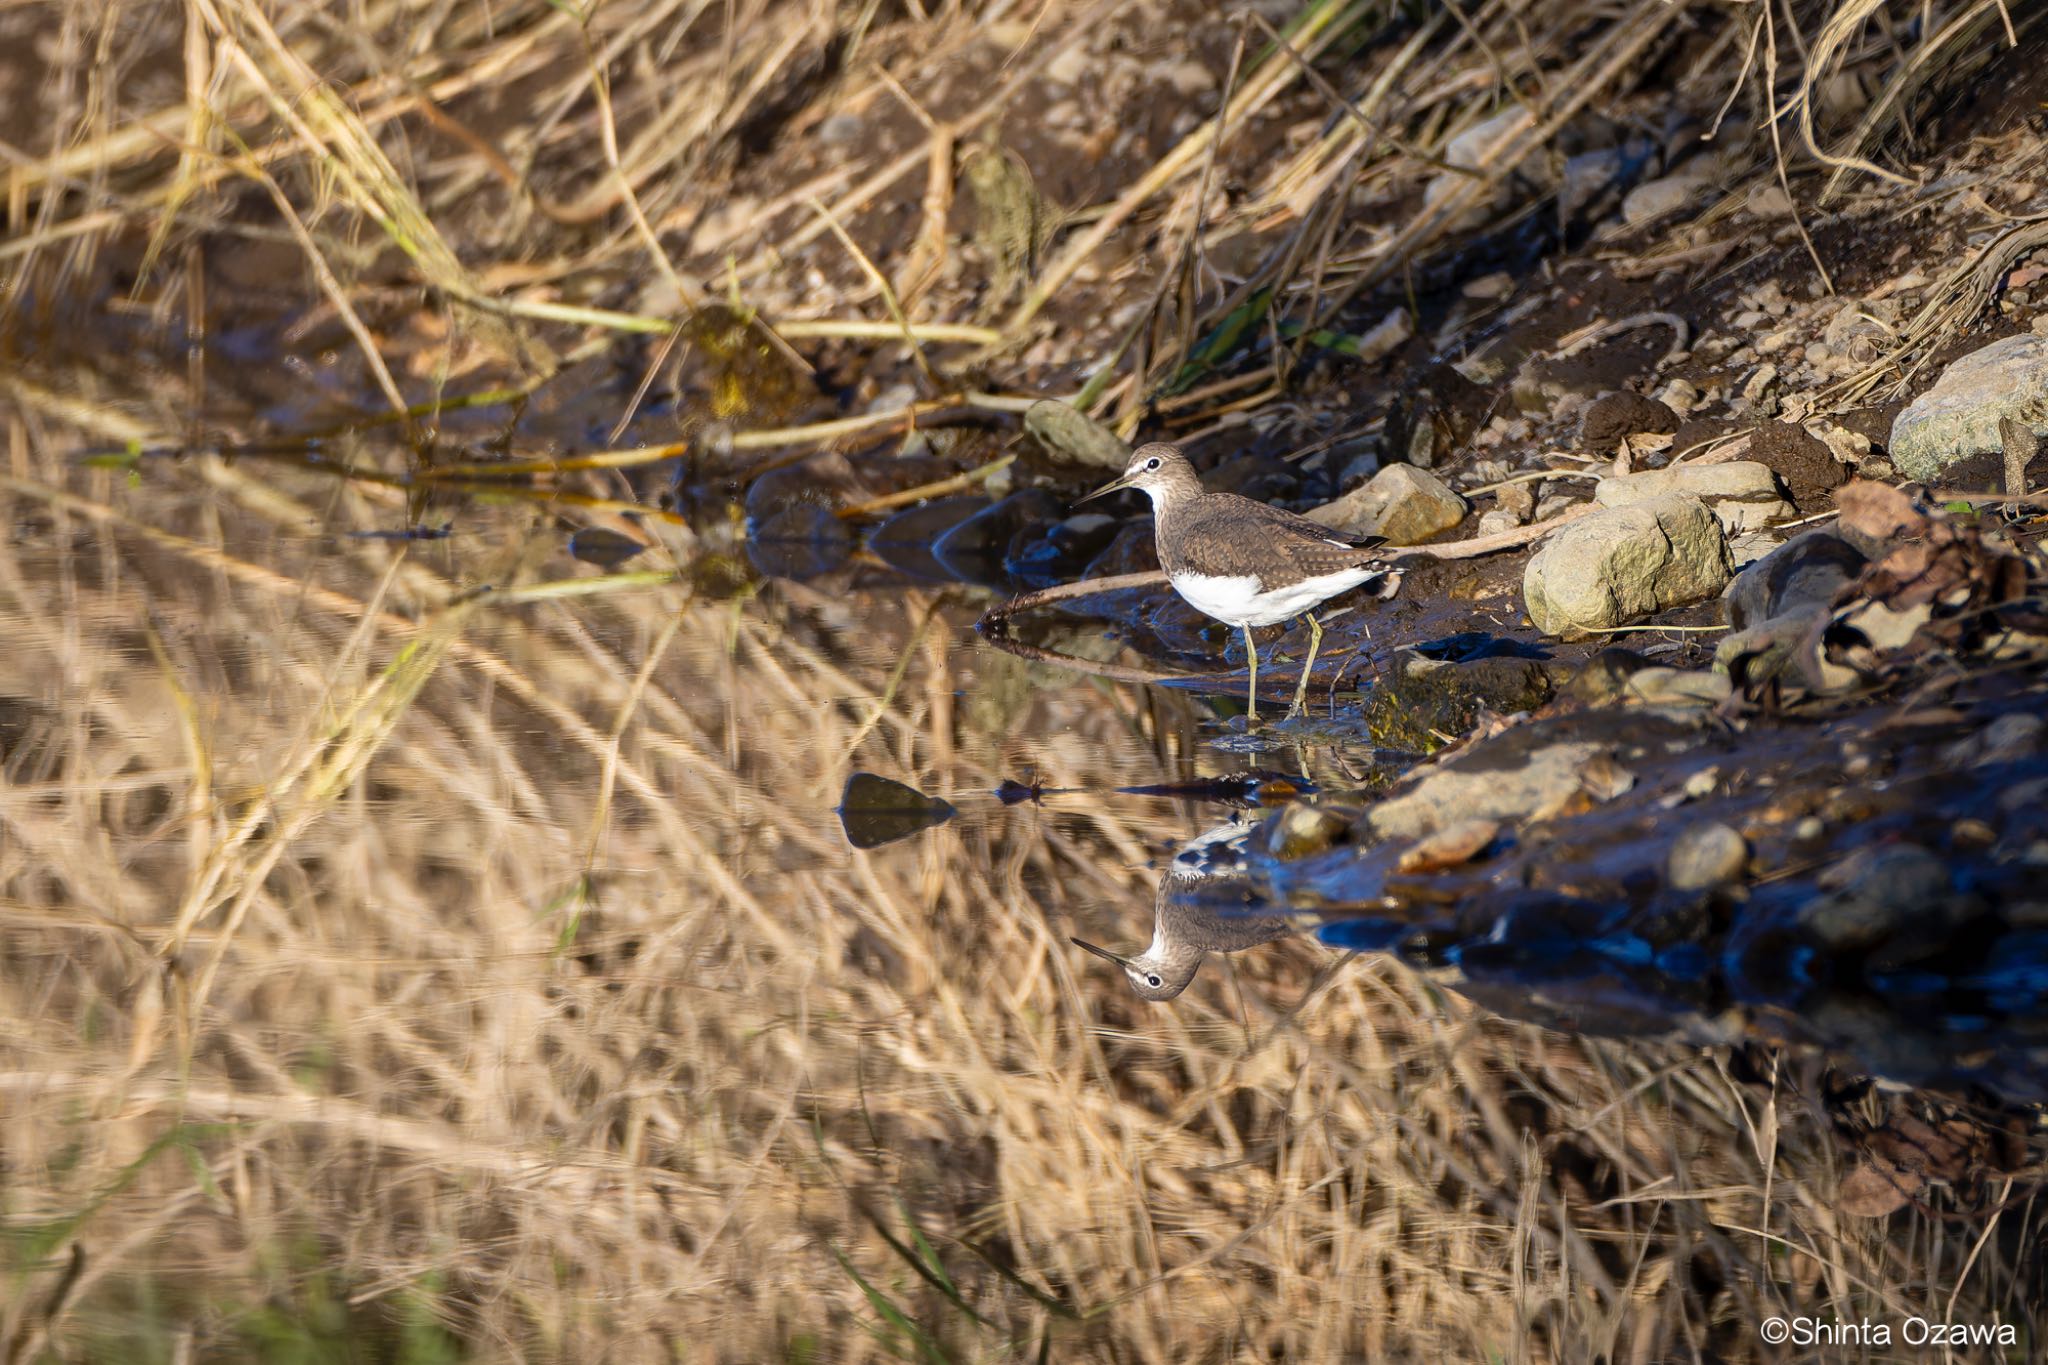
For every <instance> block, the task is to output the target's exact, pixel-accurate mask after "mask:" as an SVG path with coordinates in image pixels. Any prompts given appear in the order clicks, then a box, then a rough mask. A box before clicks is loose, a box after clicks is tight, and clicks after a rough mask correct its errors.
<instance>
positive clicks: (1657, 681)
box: [1623, 667, 1734, 706]
mask: <svg viewBox="0 0 2048 1365" xmlns="http://www.w3.org/2000/svg"><path fill="white" fill-rule="evenodd" d="M1623 690H1624V692H1625V693H1626V694H1627V695H1628V696H1629V697H1631V698H1633V699H1634V700H1636V701H1640V702H1645V703H1648V704H1649V705H1651V706H1719V705H1720V704H1721V703H1722V702H1724V701H1726V700H1728V694H1729V693H1730V692H1731V691H1733V690H1734V685H1733V684H1732V683H1730V682H1729V681H1728V675H1727V674H1726V673H1714V672H1710V671H1708V670H1706V669H1691V668H1658V667H1651V668H1639V669H1637V670H1636V671H1635V672H1634V673H1631V674H1630V675H1629V679H1628V683H1627V685H1626V687H1625V688H1624V689H1623Z"/></svg>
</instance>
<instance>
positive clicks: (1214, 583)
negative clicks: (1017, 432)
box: [1081, 441, 1401, 723]
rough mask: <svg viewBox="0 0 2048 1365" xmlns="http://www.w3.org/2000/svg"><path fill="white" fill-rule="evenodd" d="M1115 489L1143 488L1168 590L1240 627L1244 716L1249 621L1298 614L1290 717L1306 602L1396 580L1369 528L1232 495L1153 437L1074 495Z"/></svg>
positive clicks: (1305, 674)
mask: <svg viewBox="0 0 2048 1365" xmlns="http://www.w3.org/2000/svg"><path fill="white" fill-rule="evenodd" d="M1119 488H1139V489H1143V490H1144V492H1145V495H1146V496H1147V497H1149V498H1151V499H1152V528H1153V535H1154V538H1155V539H1156V541H1157V543H1158V547H1159V564H1160V567H1161V568H1163V569H1165V570H1166V577H1167V581H1169V582H1170V583H1172V584H1173V590H1174V591H1175V592H1177V593H1179V594H1180V595H1181V596H1182V597H1183V598H1185V599H1186V600H1187V603H1188V605H1189V606H1191V607H1193V608H1194V609H1195V610H1196V611H1199V612H1201V613H1202V614H1203V615H1205V616H1213V617H1215V618H1216V619H1217V620H1218V621H1223V622H1226V623H1227V624H1229V625H1233V626H1236V627H1237V628H1238V629H1239V630H1241V631H1243V632H1244V647H1245V653H1246V655H1247V656H1248V658H1249V659H1250V667H1251V705H1250V707H1249V715H1248V718H1249V719H1250V720H1251V721H1252V722H1254V723H1256V722H1257V721H1258V718H1259V648H1258V646H1257V645H1256V644H1254V643H1253V641H1252V627H1253V626H1270V625H1272V624H1273V623H1275V622H1277V621H1288V620H1292V619H1294V618H1295V617H1297V616H1301V617H1306V618H1307V619H1308V628H1309V647H1308V662H1307V664H1305V665H1304V666H1303V667H1302V670H1301V681H1300V683H1299V684H1297V685H1296V687H1295V689H1294V705H1293V707H1292V708H1291V709H1290V710H1289V711H1288V713H1287V714H1288V715H1289V716H1296V715H1299V714H1301V711H1302V709H1303V704H1304V703H1305V701H1306V700H1307V697H1308V680H1309V674H1310V673H1312V672H1313V671H1314V670H1315V666H1316V651H1317V650H1318V649H1320V648H1321V647H1322V643H1323V627H1322V623H1321V622H1320V621H1318V620H1316V618H1315V613H1314V611H1313V608H1315V607H1316V606H1318V605H1320V604H1321V603H1323V602H1325V601H1328V600H1329V599H1330V598H1332V597H1335V596H1336V595H1337V594H1338V593H1341V592H1348V591H1350V590H1351V589H1353V588H1360V587H1365V588H1370V589H1371V590H1372V593H1373V595H1374V596H1376V597H1391V596H1392V595H1393V593H1394V590H1395V589H1396V588H1397V587H1399V586H1400V582H1401V571H1400V569H1399V567H1398V566H1396V565H1395V564H1393V563H1390V562H1388V561H1386V560H1383V559H1380V558H1378V557H1377V556H1376V555H1375V554H1374V553H1373V552H1374V551H1375V550H1376V549H1378V548H1379V547H1380V546H1382V545H1384V544H1386V542H1385V541H1384V540H1382V539H1380V538H1379V537H1378V536H1356V535H1351V534H1348V533H1346V532H1343V531H1338V530H1333V529H1332V528H1330V527H1328V526H1323V525H1321V524H1319V523H1317V522H1313V521H1310V520H1309V519H1308V518H1307V517H1298V516H1296V515H1294V513H1292V512H1283V511H1281V510H1280V509H1279V508H1277V507H1268V506H1266V504H1264V503H1262V502H1253V501H1252V500H1251V499H1250V498H1241V497H1239V496H1238V495H1237V494H1235V493H1211V492H1209V491H1208V490H1207V489H1205V488H1203V487H1202V481H1201V479H1200V478H1199V477H1197V476H1196V474H1195V471H1194V467H1193V466H1192V465H1190V464H1189V463H1188V462H1187V457H1186V456H1184V455H1182V454H1181V453H1180V449H1179V448H1178V447H1177V446H1172V445H1168V444H1167V443H1165V442H1163V441H1155V442H1153V443H1152V444H1150V445H1142V446H1139V447H1138V448H1137V449H1136V450H1135V451H1133V452H1132V453H1131V462H1130V464H1128V465H1127V466H1125V468H1124V472H1123V475H1122V477H1120V478H1118V479H1115V480H1113V481H1111V482H1109V483H1106V484H1104V485H1103V486H1102V487H1100V488H1098V489H1096V490H1095V491H1094V492H1093V493H1090V494H1089V495H1088V497H1087V498H1083V499H1081V501H1083V502H1086V501H1088V499H1089V498H1099V497H1101V496H1102V495H1103V494H1105V493H1114V492H1115V491H1116V490H1118V489H1119Z"/></svg>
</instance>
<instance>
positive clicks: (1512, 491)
mask: <svg viewBox="0 0 2048 1365" xmlns="http://www.w3.org/2000/svg"><path fill="white" fill-rule="evenodd" d="M1493 505H1494V506H1495V507H1496V508H1498V509H1500V510H1501V511H1505V512H1513V513H1514V514H1515V520H1516V521H1518V522H1520V521H1527V520H1529V518H1530V517H1532V516H1534V515H1535V514H1536V486H1535V485H1534V484H1533V483H1530V482H1529V481H1527V480H1524V481H1523V482H1521V483H1509V484H1502V485H1501V486H1500V487H1499V488H1497V489H1495V490H1494V494H1493Z"/></svg>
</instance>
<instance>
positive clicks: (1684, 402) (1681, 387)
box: [1654, 379, 1700, 417]
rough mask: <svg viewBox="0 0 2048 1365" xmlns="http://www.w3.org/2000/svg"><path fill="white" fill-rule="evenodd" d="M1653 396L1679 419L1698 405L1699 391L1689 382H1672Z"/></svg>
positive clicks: (1678, 380)
mask: <svg viewBox="0 0 2048 1365" xmlns="http://www.w3.org/2000/svg"><path fill="white" fill-rule="evenodd" d="M1654 396H1655V397H1656V399H1657V401H1658V402H1660V403H1662V404H1663V405H1664V406H1665V407H1667V408H1670V409H1671V410H1672V411H1673V412H1675V413H1677V414H1678V415H1679V416H1680V417H1683V416H1685V415H1686V414H1687V413H1689V412H1691V411H1693V410H1694V409H1695V408H1697V407H1699V405H1700V391H1699V389H1698V387H1697V386H1696V385H1694V384H1693V383H1691V382H1690V381H1689V380H1684V379H1674V380H1672V381H1671V382H1670V383H1668V384H1666V385H1665V386H1664V387H1663V388H1661V389H1659V390H1657V392H1656V394H1655V395H1654Z"/></svg>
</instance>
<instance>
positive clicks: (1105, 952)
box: [1067, 938, 1131, 968]
mask: <svg viewBox="0 0 2048 1365" xmlns="http://www.w3.org/2000/svg"><path fill="white" fill-rule="evenodd" d="M1067 941H1068V942H1069V943H1072V944H1073V945H1074V946H1075V947H1076V948H1086V949H1087V950H1088V951H1089V952H1091V953H1093V954H1095V955H1096V956H1097V957H1100V958H1107V959H1108V960H1109V961H1111V962H1114V963H1115V964H1116V965H1117V966H1119V967H1124V968H1128V967H1129V966H1130V965H1131V964H1130V960H1129V959H1128V958H1121V957H1118V956H1117V955H1116V954H1115V953H1112V952H1111V951H1110V950H1109V949H1107V948H1098V947H1096V946H1095V945H1094V944H1092V943H1089V942H1087V941H1086V940H1085V939H1078V938H1076V939H1069V940H1067Z"/></svg>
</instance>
